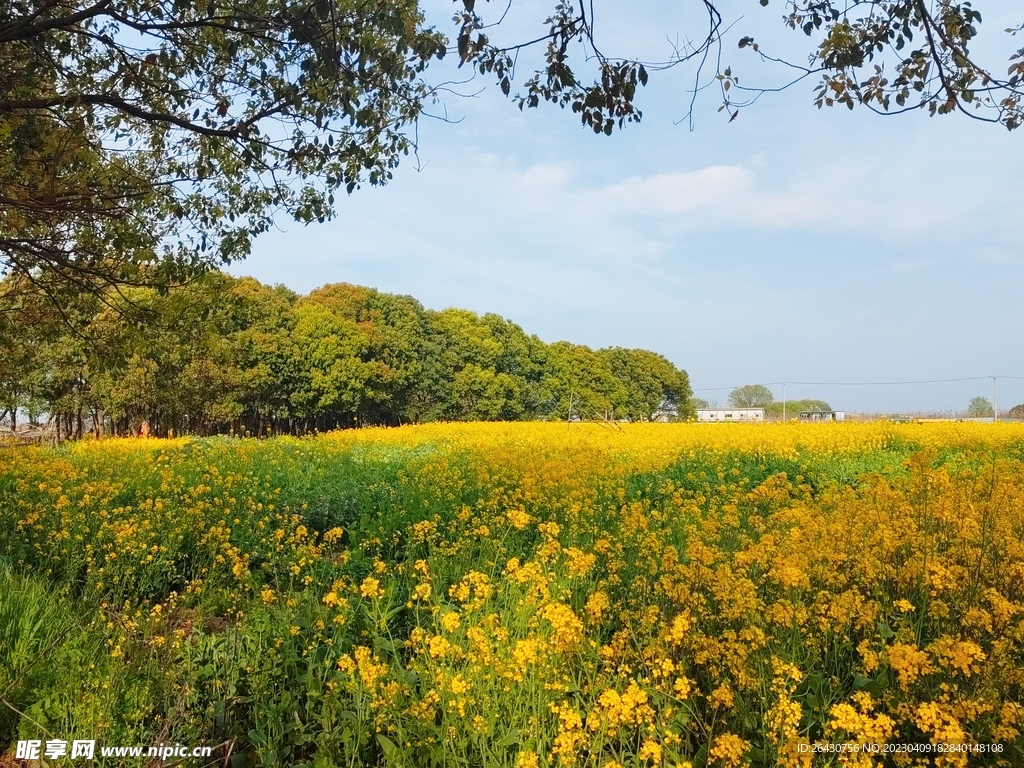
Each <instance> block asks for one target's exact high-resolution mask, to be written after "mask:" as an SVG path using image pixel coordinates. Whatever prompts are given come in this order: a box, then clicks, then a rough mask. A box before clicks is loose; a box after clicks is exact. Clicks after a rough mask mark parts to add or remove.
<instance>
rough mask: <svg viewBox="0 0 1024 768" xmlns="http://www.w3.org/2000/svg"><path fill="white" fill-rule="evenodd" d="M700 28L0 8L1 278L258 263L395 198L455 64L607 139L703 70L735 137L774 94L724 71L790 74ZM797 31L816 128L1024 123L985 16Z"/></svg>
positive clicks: (268, 10) (880, 6)
mask: <svg viewBox="0 0 1024 768" xmlns="http://www.w3.org/2000/svg"><path fill="white" fill-rule="evenodd" d="M760 4H761V5H770V2H769V0H760ZM698 7H700V8H702V9H703V11H704V15H705V16H706V26H705V27H703V28H702V29H701V31H700V34H692V35H691V39H692V40H694V41H695V42H693V43H692V44H689V45H687V46H684V47H681V48H677V49H676V50H675V51H674V53H673V54H672V55H671V56H669V57H667V58H666V59H665V60H662V61H646V62H645V61H640V60H637V59H627V58H617V57H615V56H614V55H612V54H610V53H608V52H606V51H605V50H604V49H603V48H602V47H601V46H599V45H598V44H597V42H596V37H595V21H594V10H593V4H588V3H583V4H581V5H579V7H577V6H576V5H574V4H572V3H565V2H559V3H557V4H556V5H555V6H554V8H553V11H552V13H551V15H550V16H549V17H548V19H547V20H546V21H545V22H544V26H543V28H542V29H541V30H539V33H538V35H537V36H536V37H535V38H533V39H529V40H515V39H512V40H502V41H498V37H499V36H501V33H502V30H501V29H500V25H501V21H502V19H503V18H504V15H503V14H502V9H505V11H506V12H507V7H506V6H505V5H504V4H501V5H500V7H499V5H498V4H489V5H488V6H487V9H486V10H487V11H489V12H490V13H487V12H485V10H484V7H483V4H481V3H478V2H476V1H475V0H456V2H455V8H456V12H455V14H454V18H453V21H454V27H453V28H452V29H451V32H452V33H453V39H451V40H449V38H448V36H447V35H446V34H444V33H443V32H442V31H438V30H436V29H433V28H431V27H428V26H427V25H426V23H425V21H424V15H423V12H422V9H421V7H420V5H419V4H418V3H417V2H415V0H381V1H380V2H374V3H354V2H351V0H255V1H250V0H245V1H244V2H243V1H242V0H195V2H181V1H180V0H153V1H151V2H141V0H14V1H13V2H9V3H5V4H3V5H2V6H0V146H2V147H3V150H4V151H3V152H2V153H0V267H2V269H3V270H4V271H7V272H15V273H20V274H22V275H23V276H25V277H26V278H28V279H30V280H31V281H32V282H33V283H35V286H36V288H41V289H44V290H46V291H49V292H50V294H51V298H53V299H56V300H57V301H56V303H57V304H60V303H62V301H63V297H64V295H65V294H66V293H67V294H73V293H75V292H77V291H80V290H83V289H88V290H99V292H100V295H102V290H101V289H102V287H103V286H106V285H110V284H128V285H131V284H148V285H158V286H163V287H166V286H167V285H171V284H174V283H176V282H181V281H182V280H183V279H184V278H186V277H189V276H192V275H194V274H195V273H196V272H198V271H201V270H202V269H204V268H208V267H210V266H212V265H217V264H222V263H226V262H230V261H232V260H235V259H238V258H243V257H244V256H245V255H246V254H247V253H248V251H249V247H250V242H251V239H252V238H253V237H254V236H256V235H258V234H260V233H261V232H264V231H266V230H267V228H268V227H269V226H270V225H271V223H272V221H273V219H274V217H275V216H278V215H288V216H291V217H293V218H294V219H296V220H298V221H300V222H313V221H322V220H324V219H326V218H329V217H330V216H331V215H332V211H333V210H334V206H335V204H336V199H335V195H336V193H338V192H339V191H341V192H346V191H347V192H351V191H353V190H354V189H355V188H356V187H357V186H359V185H360V184H361V183H369V184H382V183H385V182H386V181H387V180H388V179H389V178H390V177H391V174H392V172H393V169H394V168H395V167H396V165H397V164H398V162H399V161H400V160H401V158H402V157H404V156H405V155H406V154H408V153H409V152H410V151H412V150H413V149H414V148H415V126H416V122H417V120H418V119H419V117H420V116H421V115H422V114H423V111H424V107H425V106H426V105H429V104H430V103H432V101H433V100H435V99H437V98H439V96H440V94H441V88H442V87H443V86H441V84H439V83H436V82H433V83H432V82H430V81H428V80H427V79H426V76H425V74H424V73H425V70H426V68H427V67H428V65H429V64H430V63H431V62H432V61H434V60H436V59H439V58H441V57H443V56H444V55H445V54H446V53H448V52H450V53H452V54H453V55H454V56H457V58H458V61H459V64H460V65H465V66H466V67H467V69H469V70H472V71H476V72H479V73H480V74H481V75H484V76H486V77H488V78H493V79H494V80H496V82H497V84H498V86H499V87H500V89H501V91H502V92H503V93H505V94H506V95H508V96H509V97H510V98H512V99H514V101H515V102H516V103H517V104H518V106H519V107H520V109H524V108H530V107H537V106H539V105H541V104H543V103H553V104H557V105H559V106H560V107H563V108H565V107H568V108H570V110H571V111H572V112H573V113H574V114H576V115H577V116H578V118H579V119H580V121H581V122H582V123H583V125H584V126H587V127H589V128H591V129H593V131H594V132H596V133H608V134H610V133H612V132H613V131H614V130H615V129H616V128H621V127H624V126H625V125H626V124H627V123H630V122H635V121H638V120H640V119H641V115H642V113H641V110H640V108H639V98H638V92H639V88H640V87H642V86H644V85H646V84H647V83H648V78H649V76H650V73H652V72H656V71H658V70H661V69H666V68H670V67H673V66H677V65H679V64H680V63H682V62H685V61H696V62H700V66H701V68H702V69H705V70H706V71H704V72H703V75H699V76H698V85H699V86H700V87H699V88H698V89H697V90H702V89H703V87H704V85H707V84H708V83H714V82H715V80H717V83H718V85H719V87H720V89H721V90H720V93H721V97H722V109H727V110H728V113H727V114H728V115H729V118H730V119H733V118H735V116H736V115H737V114H738V110H739V109H740V108H741V107H743V106H746V105H749V104H750V103H751V102H752V100H753V99H755V98H756V97H757V96H759V95H760V94H761V93H763V92H764V91H763V90H758V89H751V88H749V87H748V85H747V84H746V83H747V80H746V79H745V80H744V84H743V85H741V84H740V79H739V77H738V74H737V72H738V71H739V69H738V67H737V68H736V71H734V68H733V67H732V66H728V65H727V59H728V58H729V57H728V56H727V55H726V54H725V51H726V50H727V49H728V48H729V47H732V48H733V51H734V52H735V53H736V54H740V55H746V54H750V53H753V54H754V55H755V56H756V57H758V58H759V59H761V60H762V61H774V60H777V59H776V58H775V57H773V56H772V54H771V53H770V52H768V51H766V50H765V49H764V48H762V47H761V45H760V43H758V42H757V41H756V40H755V39H754V38H753V37H751V36H749V35H745V36H742V37H739V38H738V39H732V38H731V37H730V36H731V35H733V34H734V33H733V32H732V31H731V28H730V25H729V23H728V21H729V20H728V19H726V23H723V12H724V11H723V8H722V7H720V6H719V5H716V4H715V3H714V2H713V0H698ZM728 10H729V11H730V12H731V11H732V8H731V7H730V8H729V9H728ZM485 17H486V18H485ZM492 17H493V18H492ZM784 21H785V23H786V24H787V25H788V26H789V27H790V28H792V29H793V30H799V31H801V32H802V33H804V34H806V35H807V36H808V38H809V41H808V42H809V48H810V56H809V58H808V63H806V64H804V63H800V64H793V63H790V64H791V66H790V67H789V69H788V71H791V72H794V73H795V78H796V80H797V81H799V80H804V79H806V78H809V77H810V78H818V89H817V91H816V95H815V97H814V101H815V103H816V104H817V105H818V106H819V107H821V106H832V105H845V106H847V107H850V108H851V109H852V108H853V107H854V106H856V105H864V106H866V107H868V108H870V109H873V110H876V111H880V112H899V111H906V110H912V109H924V110H927V111H928V112H930V113H931V114H946V113H952V112H962V113H965V114H968V115H970V116H972V117H976V118H978V119H984V120H989V121H993V122H995V123H998V124H1001V125H1003V126H1005V127H1006V128H1009V129H1013V128H1016V127H1018V126H1019V125H1020V123H1021V96H1022V93H1024V80H1022V75H1024V48H1021V49H1018V50H1013V47H1012V45H1011V46H1009V49H1008V51H1007V58H1008V59H1009V62H1010V64H1009V69H1008V72H1007V74H1006V75H1002V67H1003V66H1005V64H1004V63H1000V64H999V65H998V68H996V66H995V65H991V66H990V65H988V64H984V63H982V62H980V61H979V59H977V58H976V57H975V54H974V43H975V41H976V38H977V37H978V35H979V29H980V26H981V14H980V12H979V11H978V10H977V9H975V8H974V7H973V6H971V4H969V3H953V2H950V1H949V0H940V1H939V2H933V3H925V2H923V1H922V0H883V1H881V2H879V1H878V0H873V1H872V2H867V0H853V1H852V2H849V1H848V2H843V3H839V2H836V0H794V2H791V3H789V4H788V6H787V13H786V16H785V18H784ZM1022 29H1024V26H1018V27H1015V28H1010V29H1008V30H1006V31H1007V32H1008V33H1011V34H1015V33H1017V32H1020V31H1021V30H1022ZM533 46H536V47H537V48H539V49H541V50H542V53H541V56H540V57H539V58H538V59H537V60H536V61H535V62H534V63H535V64H536V66H535V67H534V68H531V66H530V65H529V64H522V65H521V66H525V67H526V69H527V70H529V71H528V72H527V74H526V76H525V77H523V76H522V73H521V72H517V69H516V67H517V64H519V63H520V54H521V53H523V52H524V51H526V50H527V49H529V48H531V47H533ZM736 46H738V49H739V50H737V48H736ZM741 51H742V54H741ZM528 59H529V57H528V56H527V55H524V56H523V61H524V62H525V61H527V60H528ZM708 61H720V62H722V64H721V65H720V66H719V67H717V68H716V69H714V71H711V70H710V69H707V67H706V66H705V65H706V64H707V62H708ZM701 77H704V80H701ZM784 86H785V84H783V87H784Z"/></svg>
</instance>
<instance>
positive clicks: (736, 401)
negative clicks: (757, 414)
mask: <svg viewBox="0 0 1024 768" xmlns="http://www.w3.org/2000/svg"><path fill="white" fill-rule="evenodd" d="M774 399H775V398H774V397H773V396H772V391H771V390H770V389H768V387H766V386H765V385H764V384H746V385H745V386H742V387H736V389H734V390H733V391H732V392H730V393H729V405H731V406H732V407H733V408H764V407H765V406H766V405H768V404H769V403H771V402H772V401H773V400H774Z"/></svg>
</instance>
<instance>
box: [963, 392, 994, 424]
mask: <svg viewBox="0 0 1024 768" xmlns="http://www.w3.org/2000/svg"><path fill="white" fill-rule="evenodd" d="M967 415H968V416H970V417H972V418H975V419H979V418H984V417H986V416H994V415H995V409H994V408H993V407H992V401H991V400H989V399H988V398H987V397H980V396H979V397H972V398H971V402H970V403H968V405H967Z"/></svg>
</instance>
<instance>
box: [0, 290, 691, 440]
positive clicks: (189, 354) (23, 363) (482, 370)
mask: <svg viewBox="0 0 1024 768" xmlns="http://www.w3.org/2000/svg"><path fill="white" fill-rule="evenodd" d="M13 280H15V278H14V277H9V278H8V279H7V281H6V284H9V283H11V282H12V281H13ZM0 287H2V286H0ZM4 296H5V298H0V395H2V399H0V420H2V419H5V418H6V419H7V420H8V421H10V422H13V421H15V420H16V419H17V418H18V414H19V413H22V414H25V413H26V412H27V414H28V415H29V416H30V417H31V418H33V419H34V420H36V421H40V420H43V421H51V422H53V423H55V424H56V425H57V426H58V428H59V430H60V433H61V434H62V435H73V436H74V435H81V434H82V433H83V432H84V431H87V430H88V429H90V428H93V429H95V430H97V431H105V432H106V433H107V434H110V433H118V434H124V433H126V432H134V431H137V430H139V429H140V427H141V425H142V424H143V423H146V424H147V428H148V429H149V430H150V432H151V433H153V434H168V433H169V432H170V431H172V430H173V431H174V432H175V433H178V434H181V433H196V434H213V433H222V432H234V433H236V434H239V433H242V434H244V433H249V434H255V435H262V434H266V433H267V432H268V431H269V432H271V433H275V434H277V433H293V434H294V433H302V432H307V431H309V430H313V429H319V430H325V429H334V428H337V427H348V426H357V425H370V424H402V423H406V422H410V421H412V422H424V421H457V420H485V421H494V420H519V419H559V420H569V419H580V418H581V419H629V420H647V419H650V418H652V417H653V416H655V414H656V413H658V412H664V411H673V412H678V415H679V416H680V417H681V418H684V419H685V418H688V417H689V416H690V415H691V411H690V409H689V407H688V403H689V398H690V395H691V391H690V382H689V378H688V377H687V374H686V372H685V371H682V370H679V369H678V368H676V367H675V366H674V365H673V364H672V363H670V362H669V361H668V360H666V359H665V358H664V357H662V356H661V355H658V354H655V353H653V352H649V351H647V350H642V349H622V348H618V347H614V348H608V349H600V350H593V349H590V348H589V347H585V346H581V345H577V344H570V343H568V342H557V343H555V344H546V343H544V342H543V341H541V340H540V339H538V338H537V337H536V336H531V335H528V334H527V333H526V332H525V331H524V330H523V329H522V328H520V327H519V326H518V325H516V324H515V323H513V322H511V321H509V320H506V319H505V318H502V317H499V316H498V315H495V314H486V315H482V316H481V315H477V314H475V313H473V312H469V311H466V310H462V309H446V310H442V311H440V312H436V311H432V310H428V309H425V308H424V307H423V306H422V305H421V304H420V303H419V302H418V301H416V300H415V299H413V298H412V297H410V296H396V295H392V294H387V293H382V292H380V291H377V290H374V289H372V288H364V287H362V286H356V285H348V284H345V283H336V284H333V285H325V286H323V287H321V288H318V289H317V290H315V291H312V292H311V293H309V294H307V295H305V296H298V295H296V294H295V293H293V292H292V291H290V290H288V289H287V288H283V287H281V286H276V287H271V286H266V285H263V284H261V283H259V282H258V281H256V280H254V279H252V278H241V279H238V278H233V277H230V276H228V275H226V274H224V273H221V272H209V273H207V274H205V275H203V276H200V277H199V278H197V279H195V280H193V281H191V282H190V283H189V284H188V285H186V286H181V287H177V288H172V289H170V290H168V291H167V292H165V293H161V292H159V291H157V290H155V289H152V288H140V287H134V288H124V287H122V288H121V289H120V291H114V290H112V289H110V290H108V291H107V295H105V296H99V295H96V294H94V293H86V294H82V295H81V296H79V297H77V298H76V299H75V301H74V302H73V303H72V304H70V305H67V306H65V307H63V308H60V309H58V308H57V307H55V306H54V305H53V304H52V302H50V301H49V300H47V298H46V297H45V295H44V294H42V293H41V292H38V291H37V292H35V293H31V292H28V291H22V292H20V293H15V292H11V291H8V292H7V293H6V294H4ZM127 304H130V305H131V306H132V307H133V309H132V311H125V307H124V306H123V305H127ZM139 312H142V313H143V315H142V321H141V322H137V320H138V318H139ZM69 322H71V323H73V325H69Z"/></svg>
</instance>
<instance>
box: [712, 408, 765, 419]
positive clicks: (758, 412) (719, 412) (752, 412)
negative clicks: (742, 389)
mask: <svg viewBox="0 0 1024 768" xmlns="http://www.w3.org/2000/svg"><path fill="white" fill-rule="evenodd" d="M697 421H764V408H698V409H697Z"/></svg>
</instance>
